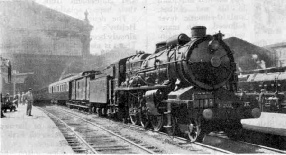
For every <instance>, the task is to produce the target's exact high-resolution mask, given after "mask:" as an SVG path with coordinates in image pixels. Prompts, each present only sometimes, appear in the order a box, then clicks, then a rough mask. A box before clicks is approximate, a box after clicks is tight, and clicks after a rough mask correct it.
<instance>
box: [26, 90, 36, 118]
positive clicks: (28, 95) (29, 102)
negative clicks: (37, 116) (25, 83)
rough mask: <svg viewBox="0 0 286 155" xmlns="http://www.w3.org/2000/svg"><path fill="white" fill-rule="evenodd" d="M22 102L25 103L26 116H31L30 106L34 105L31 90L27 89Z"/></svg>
mask: <svg viewBox="0 0 286 155" xmlns="http://www.w3.org/2000/svg"><path fill="white" fill-rule="evenodd" d="M24 100H25V101H27V113H26V114H27V115H28V116H32V115H31V112H32V105H33V103H34V97H33V94H32V88H29V91H28V92H27V93H26V94H25V96H24Z"/></svg>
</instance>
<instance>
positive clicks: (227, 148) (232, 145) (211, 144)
mask: <svg viewBox="0 0 286 155" xmlns="http://www.w3.org/2000/svg"><path fill="white" fill-rule="evenodd" d="M62 109H63V108H62ZM63 110H65V109H63ZM65 111H67V110H65ZM67 112H70V113H71V111H70V110H68V111H67ZM103 119H104V118H103ZM114 123H119V122H114ZM120 124H121V125H123V126H125V127H126V128H130V129H134V130H141V131H142V132H146V130H145V129H143V128H142V127H140V126H135V125H130V124H122V123H120ZM148 132H152V134H154V133H156V134H159V135H164V136H167V134H166V133H164V132H154V131H152V130H149V131H148ZM158 137H160V136H158ZM169 143H172V144H174V145H177V146H179V147H181V148H184V149H191V148H192V149H193V148H194V145H195V146H196V147H197V148H201V149H205V150H208V152H220V153H225V154H237V153H265V154H285V153H286V151H283V150H278V149H275V148H271V147H266V146H263V145H257V144H252V143H247V142H243V141H234V140H231V139H229V138H227V137H220V136H214V135H208V136H207V137H206V139H205V142H204V143H197V142H196V143H191V144H190V143H189V142H188V140H187V139H185V138H182V137H176V136H174V137H172V140H171V141H169Z"/></svg>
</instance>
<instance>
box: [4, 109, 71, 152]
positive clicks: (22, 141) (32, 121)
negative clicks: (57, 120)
mask: <svg viewBox="0 0 286 155" xmlns="http://www.w3.org/2000/svg"><path fill="white" fill-rule="evenodd" d="M4 115H5V116H6V117H4V118H1V145H0V146H1V151H0V154H3V153H4V154H7V153H21V154H22V153H24V154H34V153H36V154H39V153H49V154H50V153H52V154H73V153H74V151H73V150H72V148H71V147H70V146H69V145H68V143H67V141H66V140H65V138H64V136H63V135H62V133H61V132H60V130H59V129H58V128H57V126H56V125H55V124H54V122H53V121H52V120H51V119H50V118H49V117H48V116H47V115H46V114H45V113H44V112H42V111H41V110H39V109H37V107H35V106H33V108H32V116H27V115H26V105H19V107H18V108H17V111H15V112H14V111H13V112H10V110H8V112H6V113H4Z"/></svg>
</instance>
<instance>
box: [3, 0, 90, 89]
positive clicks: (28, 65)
mask: <svg viewBox="0 0 286 155" xmlns="http://www.w3.org/2000/svg"><path fill="white" fill-rule="evenodd" d="M0 19H1V23H0V36H1V37H0V51H1V55H2V56H4V57H6V58H8V59H10V60H11V62H12V70H16V72H17V73H27V72H30V73H31V72H32V73H33V74H32V75H29V76H28V77H27V78H26V80H25V81H24V82H23V83H20V84H19V83H18V84H17V85H16V91H21V92H22V91H26V90H27V89H28V87H33V88H34V89H41V88H43V87H45V86H47V85H48V84H49V83H51V82H54V81H56V80H58V79H59V78H61V77H63V75H65V74H69V73H78V72H80V71H82V70H83V64H84V62H85V61H84V59H85V58H88V57H89V56H90V40H91V38H90V32H91V30H92V28H93V27H92V26H91V25H90V24H89V21H88V13H87V12H85V13H83V20H79V19H76V18H73V17H71V16H68V15H66V14H63V13H61V12H58V11H55V10H52V9H50V8H47V7H45V6H43V5H40V4H38V3H36V2H34V1H30V0H29V1H25V0H23V1H21V0H11V1H3V2H0ZM2 80H3V79H2ZM12 82H13V81H12ZM3 83H5V81H4V82H3ZM11 89H12V86H11V84H4V93H5V92H7V91H9V92H10V93H11V92H12V90H11ZM5 90H6V91H5Z"/></svg>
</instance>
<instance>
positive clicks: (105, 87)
mask: <svg viewBox="0 0 286 155" xmlns="http://www.w3.org/2000/svg"><path fill="white" fill-rule="evenodd" d="M222 37H223V35H222V34H221V33H220V32H219V33H217V34H215V35H206V28H205V27H201V26H198V27H194V28H193V29H192V37H191V38H189V37H188V36H187V35H185V34H180V35H177V36H175V37H172V38H170V39H168V40H167V41H163V42H160V43H158V44H157V45H156V51H155V52H154V54H144V53H143V52H138V53H137V54H136V55H133V56H130V57H127V58H124V59H121V60H120V61H119V62H117V63H114V64H112V65H110V66H109V67H107V68H106V69H104V70H101V71H100V73H99V72H91V71H88V72H84V73H82V75H81V76H80V77H78V78H74V79H72V80H70V81H69V91H68V99H67V101H68V102H67V103H66V104H67V105H68V106H70V107H77V108H85V109H88V110H89V111H90V112H96V113H98V114H99V115H108V116H113V117H116V118H118V119H120V120H124V121H129V120H130V121H131V122H132V123H133V124H141V125H142V126H143V127H149V126H152V127H153V129H154V130H160V129H161V128H163V127H164V128H165V130H166V131H167V132H168V133H169V134H174V133H175V131H181V132H182V133H185V134H186V135H187V136H188V137H189V138H190V140H191V141H192V142H193V141H200V140H202V139H203V137H204V135H205V134H207V133H208V132H211V131H215V130H224V131H227V132H228V133H229V134H231V135H236V133H237V131H239V129H241V124H240V120H241V119H245V118H257V117H259V116H260V110H259V109H258V104H257V101H256V100H251V101H248V100H242V99H240V98H239V97H238V96H237V95H235V91H236V87H237V82H238V81H237V80H238V78H237V75H236V74H235V69H236V64H235V62H234V58H233V54H232V52H231V50H230V49H229V47H228V46H227V45H226V44H225V43H224V42H223V41H222ZM178 129H179V130H178Z"/></svg>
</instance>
